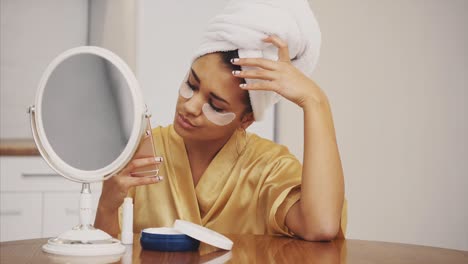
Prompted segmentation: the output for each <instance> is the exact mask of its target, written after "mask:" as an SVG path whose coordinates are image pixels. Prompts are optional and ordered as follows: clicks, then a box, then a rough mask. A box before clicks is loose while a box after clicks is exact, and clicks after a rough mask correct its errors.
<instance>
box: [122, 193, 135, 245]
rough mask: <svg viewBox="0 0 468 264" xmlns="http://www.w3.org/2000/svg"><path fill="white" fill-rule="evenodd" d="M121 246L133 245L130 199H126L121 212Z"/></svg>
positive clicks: (131, 205)
mask: <svg viewBox="0 0 468 264" xmlns="http://www.w3.org/2000/svg"><path fill="white" fill-rule="evenodd" d="M122 214H123V216H122V234H121V239H122V244H126V245H130V244H133V203H132V198H130V197H126V198H125V199H124V203H123V212H122Z"/></svg>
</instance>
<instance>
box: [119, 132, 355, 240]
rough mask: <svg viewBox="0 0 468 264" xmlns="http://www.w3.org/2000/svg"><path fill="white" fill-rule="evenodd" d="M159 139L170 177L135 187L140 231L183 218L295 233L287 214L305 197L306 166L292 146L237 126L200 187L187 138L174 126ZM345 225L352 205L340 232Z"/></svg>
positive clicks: (238, 230) (247, 230)
mask: <svg viewBox="0 0 468 264" xmlns="http://www.w3.org/2000/svg"><path fill="white" fill-rule="evenodd" d="M153 139H154V143H155V147H156V155H157V156H161V157H163V158H164V162H163V163H162V164H161V166H160V173H159V175H162V176H164V180H163V181H162V182H159V183H155V184H151V185H146V186H138V187H134V188H131V189H130V191H129V194H128V196H129V197H132V198H133V201H134V232H135V233H140V232H141V230H142V229H144V228H149V227H172V225H173V223H174V221H175V220H176V219H183V220H187V221H191V222H193V223H195V224H199V225H203V226H205V227H207V228H210V229H212V230H215V231H217V232H220V233H224V234H281V235H286V236H292V235H293V234H292V233H291V232H289V230H288V228H287V227H286V226H285V217H286V214H287V212H288V210H289V209H290V208H291V206H292V205H294V203H296V202H297V201H298V200H299V198H300V184H301V176H302V165H301V163H300V162H299V161H298V160H297V159H296V158H295V156H294V155H292V154H291V153H290V152H289V151H288V149H287V148H286V147H284V146H282V145H279V144H276V143H274V142H272V141H270V140H267V139H263V138H261V137H259V136H257V135H255V134H251V133H242V132H238V131H237V132H235V133H234V134H233V136H232V137H231V138H230V139H229V140H228V142H227V143H226V144H225V145H224V147H223V148H222V149H221V150H220V151H219V153H218V154H217V155H216V156H215V158H214V159H213V161H212V162H211V163H210V165H209V166H208V168H207V169H206V171H205V172H204V173H203V175H202V176H201V178H200V180H199V182H198V184H197V185H196V186H194V184H193V179H192V174H191V171H190V164H189V160H188V157H187V153H186V150H185V145H184V142H183V139H182V138H181V137H180V136H179V135H178V134H177V133H176V132H175V130H174V128H173V126H172V125H170V126H168V127H157V128H154V129H153ZM345 205H346V204H345ZM345 227H346V206H344V208H343V215H342V220H341V229H340V232H339V235H338V236H339V237H343V235H344V231H345Z"/></svg>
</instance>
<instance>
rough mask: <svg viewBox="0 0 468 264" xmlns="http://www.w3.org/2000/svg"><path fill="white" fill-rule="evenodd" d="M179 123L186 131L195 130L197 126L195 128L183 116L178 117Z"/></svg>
mask: <svg viewBox="0 0 468 264" xmlns="http://www.w3.org/2000/svg"><path fill="white" fill-rule="evenodd" d="M177 122H179V124H180V125H181V126H182V127H183V128H186V129H193V128H195V127H196V126H194V125H193V124H192V123H191V122H190V121H189V120H188V119H186V118H185V117H184V116H183V115H181V114H179V115H178V117H177Z"/></svg>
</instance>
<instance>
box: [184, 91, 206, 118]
mask: <svg viewBox="0 0 468 264" xmlns="http://www.w3.org/2000/svg"><path fill="white" fill-rule="evenodd" d="M202 106H203V98H202V96H201V95H200V93H194V94H193V96H192V98H190V99H188V100H187V101H186V102H185V103H184V108H185V111H186V113H187V114H190V115H193V116H199V115H200V114H201V112H202Z"/></svg>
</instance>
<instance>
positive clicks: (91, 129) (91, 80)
mask: <svg viewBox="0 0 468 264" xmlns="http://www.w3.org/2000/svg"><path fill="white" fill-rule="evenodd" d="M30 117H31V128H32V132H33V137H34V140H35V142H36V145H37V147H38V149H39V152H40V153H41V155H42V156H43V158H44V160H45V161H46V162H47V163H48V164H49V166H50V167H51V168H53V169H54V170H55V171H57V172H58V173H59V174H61V175H62V176H64V177H66V178H68V179H70V180H72V181H76V182H80V183H82V184H83V187H82V192H81V200H80V224H79V225H77V226H75V227H74V228H73V229H71V230H69V231H66V232H64V233H63V234H61V235H59V236H58V237H56V238H52V239H50V240H49V241H48V243H47V244H46V245H44V246H43V250H44V251H46V252H48V253H54V254H61V255H75V256H83V255H87V256H90V255H112V254H120V253H123V252H124V251H125V247H124V246H123V245H121V243H120V241H119V240H117V239H114V238H112V237H111V236H110V235H108V234H107V233H105V232H103V231H101V230H99V229H96V228H94V227H93V226H92V223H91V218H92V210H91V200H92V198H91V191H90V184H89V183H91V182H99V181H103V180H105V179H107V178H109V177H111V176H112V175H114V174H116V173H117V172H119V171H120V170H121V169H122V168H124V167H125V166H126V165H127V164H128V162H129V161H130V160H131V159H132V157H133V156H134V155H135V154H138V153H140V150H141V149H142V148H143V149H146V150H145V151H146V152H145V153H146V155H153V156H154V146H153V144H152V137H151V127H150V125H149V117H150V116H149V114H148V113H147V111H146V106H145V104H144V102H143V98H142V95H141V92H140V89H139V86H138V82H137V80H136V78H135V76H134V75H133V73H132V71H131V70H130V68H129V67H128V66H127V64H125V62H124V61H123V60H122V59H120V58H119V57H118V56H117V55H115V54H114V53H112V52H110V51H109V50H106V49H103V48H98V47H91V46H84V47H78V48H74V49H71V50H68V51H66V52H64V53H62V54H60V55H59V56H58V57H57V58H55V59H54V60H53V61H52V62H51V63H50V65H49V66H48V67H47V68H46V70H45V72H44V74H43V76H42V78H41V81H40V83H39V88H38V91H37V95H36V100H35V104H34V105H33V106H31V107H30ZM142 142H146V143H147V144H146V146H145V147H142V146H143V145H144V144H143V143H142ZM148 146H149V147H148ZM148 149H149V150H150V151H149V152H148ZM145 172H150V173H151V172H156V173H157V172H158V170H157V169H155V170H152V168H150V170H148V171H145ZM150 176H154V175H150Z"/></svg>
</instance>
